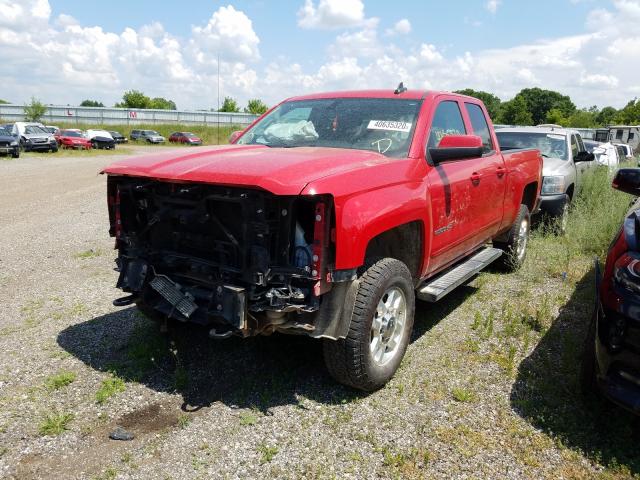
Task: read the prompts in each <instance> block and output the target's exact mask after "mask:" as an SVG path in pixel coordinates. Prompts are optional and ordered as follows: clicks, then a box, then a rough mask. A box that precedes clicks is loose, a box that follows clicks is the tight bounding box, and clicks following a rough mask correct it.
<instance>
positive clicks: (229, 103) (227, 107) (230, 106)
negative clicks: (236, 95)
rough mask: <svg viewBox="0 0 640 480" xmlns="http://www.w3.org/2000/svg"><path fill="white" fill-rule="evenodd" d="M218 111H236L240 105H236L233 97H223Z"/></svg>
mask: <svg viewBox="0 0 640 480" xmlns="http://www.w3.org/2000/svg"><path fill="white" fill-rule="evenodd" d="M218 111H219V112H231V113H237V112H239V111H240V107H238V102H236V101H235V100H234V99H233V98H231V97H224V102H222V106H221V107H220V110H218Z"/></svg>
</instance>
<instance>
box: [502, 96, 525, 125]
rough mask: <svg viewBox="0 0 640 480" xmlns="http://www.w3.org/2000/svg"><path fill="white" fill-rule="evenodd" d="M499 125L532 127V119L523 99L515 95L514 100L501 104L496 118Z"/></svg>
mask: <svg viewBox="0 0 640 480" xmlns="http://www.w3.org/2000/svg"><path fill="white" fill-rule="evenodd" d="M498 118H499V119H500V123H506V124H508V125H532V124H533V119H532V117H531V112H529V109H528V108H527V102H525V100H524V98H523V97H521V96H519V95H516V96H515V98H513V99H512V100H509V101H508V102H503V103H502V107H501V108H500V115H499V117H498Z"/></svg>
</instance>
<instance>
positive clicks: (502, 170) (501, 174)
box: [496, 167, 506, 178]
mask: <svg viewBox="0 0 640 480" xmlns="http://www.w3.org/2000/svg"><path fill="white" fill-rule="evenodd" d="M505 173H506V169H505V168H504V167H498V168H497V169H496V175H498V178H502V177H504V174H505Z"/></svg>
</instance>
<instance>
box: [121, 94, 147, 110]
mask: <svg viewBox="0 0 640 480" xmlns="http://www.w3.org/2000/svg"><path fill="white" fill-rule="evenodd" d="M150 103H151V99H150V98H149V97H147V96H146V95H145V94H144V93H142V92H140V91H138V90H129V91H127V92H124V95H122V102H120V103H116V105H115V106H116V107H118V108H149V104H150Z"/></svg>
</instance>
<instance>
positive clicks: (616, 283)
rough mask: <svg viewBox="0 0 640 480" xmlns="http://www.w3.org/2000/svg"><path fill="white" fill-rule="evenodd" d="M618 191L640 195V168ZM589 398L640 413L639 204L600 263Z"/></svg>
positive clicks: (584, 378)
mask: <svg viewBox="0 0 640 480" xmlns="http://www.w3.org/2000/svg"><path fill="white" fill-rule="evenodd" d="M612 186H613V188H615V189H617V190H620V191H622V192H626V193H630V194H632V195H634V196H639V195H640V169H637V168H623V169H620V170H618V172H617V174H616V176H615V178H614V179H613V184H612ZM580 380H581V386H582V390H583V392H584V393H585V394H588V393H592V392H598V393H601V394H602V395H603V396H604V397H606V398H608V399H609V400H611V401H612V402H614V403H616V404H618V405H619V406H621V407H623V408H626V409H627V410H630V411H632V412H634V413H636V414H640V199H637V200H636V201H635V202H634V203H633V205H632V207H631V209H630V210H629V212H628V213H627V216H626V218H625V219H624V222H623V224H622V226H621V227H620V230H619V231H618V233H617V235H616V237H615V239H614V240H613V242H612V243H611V246H610V247H609V251H608V253H607V258H606V261H605V265H604V269H602V270H601V269H600V266H599V264H598V262H597V260H596V304H595V308H594V313H593V317H592V320H591V324H590V326H589V331H588V335H587V339H586V343H585V348H584V352H583V359H582V369H581V379H580Z"/></svg>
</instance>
